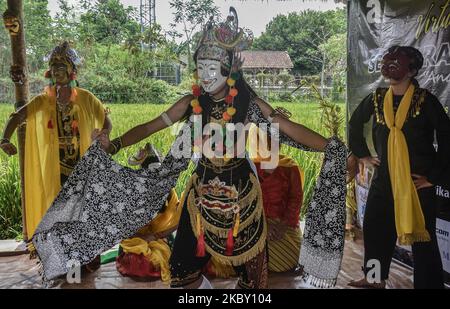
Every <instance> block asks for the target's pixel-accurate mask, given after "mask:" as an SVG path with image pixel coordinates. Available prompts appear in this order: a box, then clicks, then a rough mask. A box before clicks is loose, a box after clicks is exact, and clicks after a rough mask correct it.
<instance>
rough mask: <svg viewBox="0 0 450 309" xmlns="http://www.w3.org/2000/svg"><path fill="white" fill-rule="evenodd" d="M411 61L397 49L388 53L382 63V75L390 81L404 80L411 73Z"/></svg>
mask: <svg viewBox="0 0 450 309" xmlns="http://www.w3.org/2000/svg"><path fill="white" fill-rule="evenodd" d="M410 64H411V59H410V58H409V57H408V56H407V55H406V54H405V53H403V52H402V51H400V50H398V49H396V50H393V51H390V52H388V53H387V54H386V55H385V56H384V57H383V61H382V63H381V74H383V76H384V77H386V78H388V79H393V80H398V81H400V80H403V79H404V78H405V77H406V75H407V74H408V73H409V72H410V68H409V66H410Z"/></svg>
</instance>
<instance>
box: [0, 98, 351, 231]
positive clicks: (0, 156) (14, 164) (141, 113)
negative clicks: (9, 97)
mask: <svg viewBox="0 0 450 309" xmlns="http://www.w3.org/2000/svg"><path fill="white" fill-rule="evenodd" d="M168 106H169V105H160V104H158V105H157V104H126V105H121V104H115V105H109V108H110V109H111V114H110V118H111V120H112V123H113V132H112V136H111V138H114V137H116V136H119V135H121V134H123V133H125V132H126V131H127V130H129V129H130V128H132V127H134V126H136V125H138V124H141V123H144V122H146V121H149V120H151V119H153V118H155V117H156V116H158V115H160V114H161V113H162V112H163V111H165V110H166V109H167V108H168ZM272 106H274V107H275V106H282V107H284V108H286V109H288V110H289V111H291V112H292V115H293V116H292V118H291V120H293V121H295V122H298V123H301V124H303V125H305V126H306V127H308V128H310V129H312V130H314V131H317V132H319V133H320V134H322V135H324V136H329V135H330V134H329V133H328V130H327V128H326V126H325V122H326V119H324V114H325V112H324V111H323V110H321V109H320V105H319V104H315V103H314V104H313V103H287V102H275V103H272ZM339 106H341V110H344V108H343V107H344V104H343V103H342V104H339ZM12 111H13V107H12V105H6V104H0V129H1V128H3V127H4V124H5V122H6V121H7V119H8V115H9V114H10V113H11V112H12ZM171 130H172V129H170V128H169V129H165V130H162V131H161V132H158V133H156V134H154V135H152V136H151V137H149V138H147V139H146V140H144V141H142V142H140V143H138V144H136V145H133V146H131V147H128V148H125V149H123V150H122V151H121V152H119V153H118V154H117V155H116V156H115V157H114V158H115V160H116V161H117V162H119V163H120V164H123V165H127V161H128V157H130V156H131V155H132V154H134V153H136V151H137V150H138V149H139V148H140V147H142V146H143V145H144V144H145V143H147V142H150V143H152V144H153V145H154V146H155V147H156V148H157V149H158V150H159V152H160V153H161V154H163V155H164V154H166V153H167V152H168V151H169V149H170V145H171V144H172V142H173V141H174V140H175V135H174V134H172V133H173V132H172V131H171ZM341 134H343V128H341ZM13 142H14V143H15V144H16V145H17V143H16V138H14V139H13ZM281 153H283V154H286V155H289V156H290V157H292V158H293V159H294V160H295V161H296V162H297V163H298V164H299V166H300V167H301V168H302V169H303V170H304V172H305V179H304V180H303V181H304V203H303V204H304V205H307V204H308V202H309V200H310V198H311V195H312V191H313V188H314V183H315V180H316V178H317V175H318V173H319V168H320V166H321V161H322V157H323V156H322V155H321V154H318V153H309V152H303V151H299V150H297V149H294V148H290V147H287V146H282V148H281ZM192 168H193V167H192V165H191V166H190V168H189V169H188V170H187V171H185V172H183V173H182V175H181V177H180V178H179V180H178V183H177V186H176V191H177V193H178V194H181V192H182V191H183V190H184V188H185V186H186V182H187V180H188V177H189V175H190V174H191V172H192ZM0 177H1V178H0V239H4V238H15V237H18V236H20V234H21V231H22V227H21V226H22V219H21V206H20V185H19V184H20V183H19V168H18V158H17V156H16V157H11V158H10V157H7V156H6V155H5V154H4V153H3V152H1V151H0ZM305 210H306V207H303V212H304V211H305Z"/></svg>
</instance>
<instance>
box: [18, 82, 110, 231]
mask: <svg viewBox="0 0 450 309" xmlns="http://www.w3.org/2000/svg"><path fill="white" fill-rule="evenodd" d="M76 90H77V97H76V99H75V102H73V104H74V107H73V110H74V111H75V118H76V119H77V120H78V124H79V133H80V154H81V155H83V154H84V153H85V152H86V150H87V149H88V148H89V146H90V144H91V133H92V131H93V130H94V129H95V128H97V129H101V128H102V127H103V123H104V120H105V111H104V107H103V105H102V103H101V102H100V101H99V100H98V99H97V98H96V97H95V96H94V95H93V94H92V93H90V92H89V91H86V90H83V89H81V88H76ZM56 120H57V119H56V100H55V97H54V96H49V95H48V94H46V93H44V94H41V95H39V96H37V97H35V98H34V99H32V100H31V101H30V103H28V104H27V127H26V136H25V205H26V206H25V220H26V221H25V222H26V227H27V234H28V237H29V238H31V236H32V235H33V234H34V231H35V230H36V227H37V226H38V224H39V222H40V221H41V219H42V217H43V216H44V214H45V213H46V211H47V209H48V208H49V207H50V205H51V204H52V202H53V200H54V199H55V198H56V195H57V194H58V192H59V190H60V188H61V183H60V165H59V141H58V127H57V121H56ZM49 121H51V125H50V126H49Z"/></svg>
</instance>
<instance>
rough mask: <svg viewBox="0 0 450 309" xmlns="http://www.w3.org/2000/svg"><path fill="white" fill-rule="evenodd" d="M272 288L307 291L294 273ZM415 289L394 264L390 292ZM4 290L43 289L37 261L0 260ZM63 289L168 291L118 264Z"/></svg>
mask: <svg viewBox="0 0 450 309" xmlns="http://www.w3.org/2000/svg"><path fill="white" fill-rule="evenodd" d="M363 251H364V250H363V245H362V241H361V240H356V241H353V240H346V244H345V251H344V259H343V263H342V268H341V272H340V275H339V278H338V283H337V286H336V287H335V288H336V289H345V288H349V287H348V286H347V283H348V282H350V281H351V280H354V279H359V278H360V277H361V265H362V259H363ZM211 282H212V285H213V286H214V287H215V288H222V289H233V288H234V287H235V284H236V279H212V280H211ZM269 287H270V288H272V289H297V288H305V286H304V285H303V284H302V282H301V280H300V278H299V277H298V276H296V275H294V274H291V273H283V274H270V276H269ZM412 287H413V283H412V271H411V270H410V269H407V268H404V267H402V266H400V265H398V264H396V263H392V266H391V275H390V279H389V281H388V284H387V288H390V289H405V288H406V289H410V288H412ZM0 288H1V289H11V288H12V289H39V288H42V285H41V281H40V277H39V275H38V270H37V265H36V260H30V259H29V258H28V256H27V255H19V256H9V257H0ZM61 288H63V289H167V288H169V287H168V286H167V285H165V284H164V283H162V282H161V281H160V280H154V281H136V280H133V279H131V278H127V277H123V276H121V275H120V274H119V273H118V272H117V270H116V266H115V263H109V264H106V265H102V266H101V268H100V269H99V270H98V271H96V272H95V273H92V274H88V275H86V276H84V277H82V282H81V284H72V285H70V284H67V283H66V284H63V285H62V286H61Z"/></svg>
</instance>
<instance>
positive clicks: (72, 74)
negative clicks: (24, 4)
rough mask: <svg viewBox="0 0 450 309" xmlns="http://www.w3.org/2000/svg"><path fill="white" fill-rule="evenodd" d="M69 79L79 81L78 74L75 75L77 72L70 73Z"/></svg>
mask: <svg viewBox="0 0 450 309" xmlns="http://www.w3.org/2000/svg"><path fill="white" fill-rule="evenodd" d="M69 78H70V80H76V79H77V73H75V72H72V73H70V76H69Z"/></svg>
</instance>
